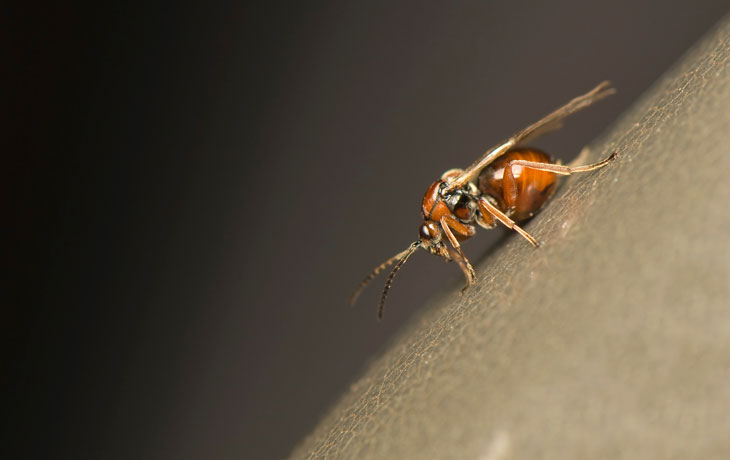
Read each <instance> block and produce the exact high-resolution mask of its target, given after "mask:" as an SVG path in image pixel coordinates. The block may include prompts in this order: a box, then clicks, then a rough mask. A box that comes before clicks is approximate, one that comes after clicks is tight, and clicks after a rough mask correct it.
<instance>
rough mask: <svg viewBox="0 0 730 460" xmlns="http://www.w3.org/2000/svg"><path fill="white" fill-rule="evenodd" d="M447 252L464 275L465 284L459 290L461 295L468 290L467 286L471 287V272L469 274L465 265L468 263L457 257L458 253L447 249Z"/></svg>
mask: <svg viewBox="0 0 730 460" xmlns="http://www.w3.org/2000/svg"><path fill="white" fill-rule="evenodd" d="M447 250H448V252H449V255H450V256H451V258H452V259H453V260H455V261H456V263H457V264H459V268H461V271H462V272H463V273H464V278H466V284H465V285H464V287H463V288H461V293H462V294H463V293H464V292H466V290H467V289H469V286H471V285H472V283H473V281H472V278H471V272H469V268H468V267H467V265H466V264H468V263H469V262H468V261H467V262H464V259H463V258H462V257H461V256H460V255H459V253H458V252H456V251H455V250H453V249H452V248H447Z"/></svg>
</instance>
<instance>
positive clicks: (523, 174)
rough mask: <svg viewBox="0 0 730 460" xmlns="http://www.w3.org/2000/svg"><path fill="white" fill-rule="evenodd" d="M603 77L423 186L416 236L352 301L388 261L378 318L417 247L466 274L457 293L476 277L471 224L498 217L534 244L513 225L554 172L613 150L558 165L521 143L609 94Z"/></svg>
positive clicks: (550, 190) (539, 200) (488, 224)
mask: <svg viewBox="0 0 730 460" xmlns="http://www.w3.org/2000/svg"><path fill="white" fill-rule="evenodd" d="M615 92H616V90H615V89H614V88H613V87H611V83H610V82H608V81H604V82H602V83H600V84H599V85H598V86H596V87H595V88H593V89H592V90H590V91H589V92H587V93H585V94H583V95H581V96H578V97H576V98H574V99H572V100H571V101H570V102H568V103H567V104H565V105H563V106H562V107H559V108H558V109H556V110H554V111H553V112H551V113H550V114H548V115H546V116H544V117H543V118H541V119H540V120H538V121H537V122H535V123H533V124H531V125H530V126H528V127H527V128H524V129H523V130H521V131H519V132H517V133H516V134H514V135H512V136H511V137H510V138H508V139H507V140H506V141H504V142H502V143H501V144H498V145H496V146H495V147H493V148H491V149H489V150H487V151H486V152H485V153H484V154H483V155H482V156H481V157H480V158H478V159H477V160H476V161H475V162H474V163H473V164H471V165H470V166H469V167H467V168H465V169H450V170H448V171H446V172H445V173H444V174H443V175H442V176H441V178H440V179H439V180H437V181H435V182H434V183H432V184H431V185H430V186H429V187H428V189H427V190H426V194H425V196H424V197H423V202H422V203H421V212H422V214H423V223H422V224H421V226H420V227H419V229H418V233H419V238H418V239H417V240H416V241H414V242H413V243H411V245H410V246H408V248H407V249H405V250H404V251H402V252H399V253H398V254H396V255H394V256H393V257H391V258H390V259H388V260H386V261H385V262H383V263H382V264H380V265H378V266H377V267H375V269H373V271H372V272H371V273H370V274H369V275H368V276H367V277H365V279H364V280H363V281H362V282H361V283H360V285H359V286H358V287H357V289H355V291H354V292H353V294H352V296H351V297H350V304H354V303H355V300H356V299H357V297H358V296H359V294H360V292H361V291H362V289H363V288H364V287H365V286H366V285H367V284H368V283H369V282H370V281H371V280H372V279H373V278H375V276H377V275H378V274H379V273H380V272H382V271H383V270H385V269H386V268H388V267H389V266H391V265H393V264H395V265H394V266H393V269H392V271H391V272H390V274H389V275H388V278H387V279H386V281H385V287H384V288H383V293H382V295H381V297H380V305H379V307H378V319H379V320H380V319H382V318H383V309H384V307H385V299H386V298H387V297H388V291H389V290H390V288H391V286H392V284H393V278H394V277H395V275H396V273H397V272H398V270H400V268H401V267H402V266H403V264H405V263H406V261H407V260H408V258H409V257H411V255H413V253H414V252H415V251H416V250H417V249H418V248H423V249H425V250H427V251H428V252H430V253H431V254H435V255H437V256H439V257H442V258H443V259H445V260H446V261H447V262H451V261H455V262H456V263H457V264H458V265H459V267H460V268H461V271H462V272H463V273H464V277H465V278H466V285H465V286H464V288H463V289H462V293H463V292H464V291H465V290H466V289H468V288H469V286H471V285H472V284H473V283H474V282H475V281H476V272H475V271H474V267H472V265H471V263H470V262H469V259H467V257H466V256H465V255H464V253H463V251H462V249H461V242H463V241H464V240H466V239H468V238H471V237H472V236H474V234H475V233H476V229H477V226H479V227H483V228H486V229H490V228H494V227H496V226H497V224H498V223H500V224H503V225H504V226H506V227H507V228H509V229H512V230H514V231H516V232H517V233H519V234H520V235H521V236H522V237H523V238H525V239H526V240H527V241H528V242H529V243H530V244H532V245H533V246H534V247H538V246H539V244H538V242H537V240H535V238H534V237H533V236H532V235H530V234H529V233H527V232H526V231H525V230H524V229H523V228H522V227H520V226H519V225H517V224H518V223H520V222H523V221H525V220H527V219H529V218H530V217H532V216H533V215H534V214H535V213H536V212H537V211H538V210H539V209H540V208H542V206H543V205H544V204H545V202H546V201H547V200H548V199H550V197H551V196H553V194H554V193H555V189H556V185H557V182H558V176H567V175H570V174H573V173H580V172H587V171H594V170H596V169H599V168H602V167H604V166H606V165H607V164H609V163H610V162H611V161H612V160H613V159H615V158H616V156H617V154H616V153H615V152H614V153H613V154H611V155H610V156H609V157H608V158H606V159H604V160H602V161H599V162H598V163H594V164H589V165H583V166H564V165H562V164H560V163H559V162H556V161H554V160H553V158H552V157H551V156H550V155H548V154H547V153H545V152H543V151H541V150H538V149H535V148H531V147H524V146H523V145H524V144H525V143H526V142H528V141H530V140H533V139H535V138H537V137H538V136H540V135H542V134H545V133H546V132H549V131H553V130H556V129H559V128H560V127H561V126H562V123H563V120H564V119H565V118H566V117H568V116H569V115H571V114H573V113H575V112H577V111H579V110H581V109H584V108H586V107H588V106H590V105H592V104H594V103H595V102H597V101H599V100H601V99H603V98H605V97H607V96H610V95H611V94H614V93H615Z"/></svg>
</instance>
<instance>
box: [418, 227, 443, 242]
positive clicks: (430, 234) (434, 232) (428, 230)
mask: <svg viewBox="0 0 730 460" xmlns="http://www.w3.org/2000/svg"><path fill="white" fill-rule="evenodd" d="M418 234H419V236H420V237H421V240H422V241H423V242H429V241H431V240H433V239H434V238H436V236H438V234H439V231H438V229H437V228H436V224H435V223H434V222H424V223H422V224H421V226H420V227H419V228H418Z"/></svg>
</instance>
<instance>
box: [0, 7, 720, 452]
mask: <svg viewBox="0 0 730 460" xmlns="http://www.w3.org/2000/svg"><path fill="white" fill-rule="evenodd" d="M668 5H669V4H668V3H666V2H661V1H658V0H652V1H647V2H635V1H613V2H584V1H570V2H562V3H561V4H560V6H557V5H547V4H543V2H538V1H526V2H504V1H484V2H456V3H450V4H449V5H444V4H442V3H441V2H429V3H422V2H399V3H397V4H394V3H393V2H360V3H359V4H349V5H346V4H343V3H341V2H334V1H325V2H322V1H320V2H317V1H314V2H290V3H289V4H270V5H268V6H261V5H258V6H253V5H249V4H244V3H237V2H231V3H222V2H218V3H215V4H206V5H205V6H196V5H194V4H192V3H170V4H167V5H165V4H154V3H147V4H145V5H142V6H132V5H119V6H109V5H103V6H102V5H99V6H96V7H92V8H91V9H90V8H89V7H84V8H81V7H76V8H74V7H70V6H68V5H66V6H59V5H56V6H45V7H41V6H30V5H27V4H25V5H23V6H18V5H16V6H9V7H6V8H5V10H6V13H7V14H6V15H5V19H6V20H7V21H8V24H9V26H10V27H9V28H5V30H4V32H3V34H4V43H6V46H5V48H6V51H8V52H9V53H8V60H7V61H6V62H5V65H4V68H5V71H6V72H5V74H7V75H9V77H10V79H9V84H8V85H6V86H5V88H4V89H5V91H4V93H5V95H6V97H5V100H6V101H7V102H6V104H5V107H6V109H7V116H8V120H9V124H8V125H6V126H8V128H9V129H8V130H7V131H5V132H6V136H4V137H5V139H6V140H9V145H6V148H4V149H3V153H4V156H3V160H4V164H5V167H4V168H3V173H4V176H5V179H4V180H3V185H4V189H5V193H3V202H4V203H5V213H4V214H5V219H6V223H7V225H6V226H4V227H5V228H4V229H5V232H4V233H5V234H6V238H5V239H4V242H5V244H4V245H3V246H4V250H5V257H4V259H5V260H6V261H7V265H8V268H9V270H7V271H6V276H5V282H4V283H3V289H2V291H3V293H4V296H3V297H4V300H3V302H2V303H3V309H2V326H3V332H2V333H3V339H4V342H5V343H4V344H3V347H2V350H3V355H4V356H3V360H2V381H3V386H4V387H5V388H6V389H5V390H4V391H3V395H4V397H5V398H7V399H8V401H6V404H5V407H6V408H8V412H7V417H6V420H7V421H8V422H9V424H10V426H11V429H10V430H3V431H4V436H6V437H7V439H5V440H3V442H2V445H3V449H7V450H8V452H6V453H5V454H3V455H2V457H3V458H16V457H15V456H14V457H10V456H9V455H8V454H9V452H10V451H12V450H13V449H21V450H16V452H23V455H22V456H23V457H27V458H32V457H41V456H44V455H46V456H47V455H48V454H50V453H53V454H54V456H61V455H62V454H65V455H67V456H71V457H73V458H281V457H285V456H286V455H287V454H288V452H290V450H291V449H292V447H293V446H294V444H295V443H297V442H298V441H299V440H300V439H301V437H302V436H304V435H306V434H307V433H308V432H309V431H310V430H311V429H312V428H313V426H314V424H315V423H316V422H317V421H318V420H319V418H320V417H321V416H322V415H323V414H324V413H325V412H326V410H327V408H328V406H329V405H330V404H331V403H333V402H334V401H335V400H336V398H337V397H338V395H339V394H341V392H343V391H344V390H346V389H347V387H348V385H349V384H350V383H351V382H352V381H353V380H354V379H356V378H357V375H358V373H359V372H360V371H361V370H362V369H363V368H364V366H366V365H367V363H368V361H369V360H370V359H371V358H372V356H373V355H374V354H375V353H377V351H378V350H379V349H380V348H381V347H382V346H383V345H384V343H385V342H387V340H388V338H389V337H391V335H392V334H393V333H394V332H396V331H397V330H398V329H399V328H400V327H401V325H402V324H403V323H404V321H406V320H407V319H408V317H409V316H411V315H412V314H413V313H414V312H416V311H417V310H418V309H419V307H421V306H422V305H423V304H424V302H425V301H426V300H427V299H428V298H429V297H430V296H432V295H433V294H434V293H435V292H438V291H441V290H444V289H451V288H454V287H458V286H460V283H461V279H460V277H461V273H460V272H459V270H458V269H457V268H456V267H454V266H451V265H446V264H444V263H442V262H441V261H440V260H438V259H436V258H434V257H432V256H429V255H427V254H425V253H422V254H417V255H416V256H414V257H413V258H412V259H411V262H409V265H408V266H407V267H406V269H405V270H403V271H402V272H401V274H400V275H399V279H398V280H396V284H395V286H394V289H393V291H392V294H391V298H390V301H389V305H388V310H387V311H386V317H385V321H384V322H382V323H380V324H379V323H377V322H376V321H375V307H376V303H377V298H378V296H379V291H380V289H381V287H382V282H383V280H382V279H378V280H376V281H375V282H374V283H373V284H374V285H373V287H372V288H370V289H368V290H367V291H365V292H364V293H363V295H362V296H361V298H360V302H359V303H358V305H357V306H356V307H355V308H348V307H347V305H346V301H347V298H348V296H349V294H350V291H351V290H352V288H353V287H354V286H355V285H356V284H357V282H359V281H360V280H361V279H362V277H363V276H364V275H365V274H367V272H368V271H369V270H370V269H371V268H372V267H373V266H374V265H376V264H377V263H379V262H381V261H382V260H383V259H385V258H387V257H389V256H391V255H392V254H394V253H396V252H398V251H400V250H401V249H402V248H404V247H405V246H406V245H407V244H408V243H409V242H410V241H412V240H413V239H414V238H415V237H416V235H417V233H416V232H417V226H418V224H419V222H420V214H419V212H420V211H419V205H420V200H421V198H422V195H423V192H424V191H425V189H426V187H427V186H428V185H429V184H430V182H431V181H433V180H434V179H435V178H437V177H438V176H439V175H440V174H441V173H442V172H443V171H444V170H446V169H449V168H453V167H463V166H465V165H467V164H469V163H470V162H471V161H473V160H474V159H475V158H476V157H477V156H478V155H480V154H481V153H482V152H483V151H484V150H485V149H486V148H488V147H490V146H492V145H493V144H495V143H497V142H498V141H499V140H501V139H502V138H504V137H506V136H508V135H509V134H511V133H512V132H513V131H515V130H517V129H519V128H521V127H523V126H525V125H526V124H528V123H530V122H533V121H535V120H536V119H537V118H539V117H540V116H542V115H544V114H545V113H546V112H547V111H549V110H551V109H553V108H555V107H556V106H558V105H560V104H562V103H564V102H565V101H567V100H568V99H570V98H571V97H573V96H576V95H578V94H580V93H582V92H584V91H586V90H588V89H590V88H591V87H592V86H593V85H595V84H596V83H598V82H599V81H601V80H603V79H611V80H612V81H613V82H614V83H615V85H616V86H617V87H618V89H619V94H618V95H617V96H615V97H613V98H611V99H609V100H607V101H605V102H602V103H600V104H599V105H597V106H596V107H594V108H591V109H589V110H587V111H586V112H584V113H581V114H579V115H577V116H575V117H574V118H572V119H571V120H570V121H569V122H568V124H567V126H566V128H565V129H564V130H563V131H561V132H559V133H555V134H551V135H550V136H547V137H546V138H545V139H544V140H541V141H540V142H538V143H537V145H538V146H540V147H542V148H545V149H547V150H548V151H550V152H553V153H555V154H556V156H559V157H562V158H565V159H570V158H572V157H573V156H575V155H576V154H577V153H578V151H579V150H580V148H581V147H582V146H583V145H584V144H586V143H587V142H589V141H590V140H591V139H592V138H593V137H594V136H596V135H598V134H600V133H601V132H602V131H603V130H604V129H605V128H606V127H607V125H608V124H609V123H611V121H612V120H613V119H615V118H616V117H617V116H618V115H619V114H620V113H621V112H622V110H624V109H625V108H627V107H628V106H629V105H630V104H631V102H632V101H633V100H634V99H636V98H637V97H638V96H639V95H640V94H641V93H642V92H643V91H644V90H645V89H646V88H647V87H648V86H649V85H651V83H652V81H653V80H654V79H656V78H657V77H658V76H659V75H660V74H661V73H662V72H663V71H664V70H666V69H667V68H668V67H669V66H670V65H671V64H672V63H673V62H674V61H675V60H676V59H677V58H678V57H679V56H680V55H681V54H682V53H683V52H684V51H685V50H686V49H687V48H688V47H689V46H691V45H692V43H693V42H694V41H695V40H697V39H698V38H699V37H701V36H702V35H703V34H704V33H705V32H706V31H707V30H708V29H709V28H710V27H712V25H713V24H714V23H715V22H717V21H718V20H719V19H720V17H721V16H722V15H723V14H724V13H725V12H726V10H727V3H726V2H723V1H710V0H695V1H692V2H690V1H686V2H673V3H672V6H671V7H670V6H668ZM480 235H481V236H480V237H478V238H476V239H475V240H474V241H473V242H470V244H468V245H467V246H466V252H467V254H470V255H471V256H472V258H473V259H475V260H479V259H480V258H481V257H483V256H484V255H485V254H486V253H487V252H488V251H489V248H490V247H492V245H494V244H498V243H499V241H498V240H499V238H505V232H502V231H501V230H498V231H492V232H482V233H481V234H480ZM15 455H17V454H15Z"/></svg>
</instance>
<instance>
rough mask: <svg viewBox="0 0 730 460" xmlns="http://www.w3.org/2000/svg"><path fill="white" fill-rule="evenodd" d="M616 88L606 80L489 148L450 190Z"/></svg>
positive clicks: (456, 180)
mask: <svg viewBox="0 0 730 460" xmlns="http://www.w3.org/2000/svg"><path fill="white" fill-rule="evenodd" d="M615 92H616V90H615V89H614V88H612V87H611V82H609V81H604V82H601V83H599V84H598V86H596V87H595V88H593V89H592V90H590V91H588V92H587V93H585V94H583V95H581V96H578V97H576V98H574V99H573V100H571V101H570V102H568V103H567V104H565V105H564V106H562V107H560V108H558V109H556V110H555V111H553V112H552V113H550V114H548V115H546V116H544V117H543V118H542V119H540V120H538V121H537V122H535V123H533V124H531V125H530V126H528V127H527V128H525V129H523V130H522V131H519V132H518V133H516V134H514V135H513V136H512V137H510V138H509V139H507V140H506V141H505V142H503V143H502V144H499V145H497V146H496V147H494V148H492V149H491V150H487V152H486V153H484V155H482V156H481V157H480V158H479V159H478V160H477V161H475V162H474V163H473V164H472V165H471V166H469V167H468V168H466V169H465V170H464V172H462V173H461V174H459V175H458V176H455V177H454V179H453V181H450V182H449V190H454V189H457V188H459V187H462V186H464V184H466V183H467V182H469V181H470V180H472V179H473V178H474V176H475V175H477V174H478V173H479V171H481V170H482V168H484V167H485V166H487V165H488V164H490V163H491V162H493V161H494V160H496V159H497V158H498V157H500V156H501V155H503V154H504V153H506V152H507V151H509V150H510V149H512V148H514V147H516V146H517V145H518V144H520V143H523V142H526V141H528V140H530V139H535V138H536V137H538V136H541V135H543V134H545V133H547V132H550V131H554V130H556V129H559V128H560V127H561V126H562V125H563V120H564V119H565V118H566V117H568V116H569V115H572V114H573V113H575V112H577V111H579V110H581V109H584V108H586V107H588V106H590V105H592V104H593V103H594V102H598V101H600V100H601V99H603V98H604V97H606V96H610V95H611V94H614V93H615Z"/></svg>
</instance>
